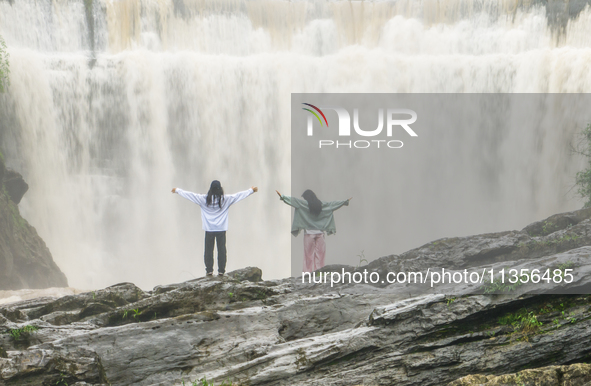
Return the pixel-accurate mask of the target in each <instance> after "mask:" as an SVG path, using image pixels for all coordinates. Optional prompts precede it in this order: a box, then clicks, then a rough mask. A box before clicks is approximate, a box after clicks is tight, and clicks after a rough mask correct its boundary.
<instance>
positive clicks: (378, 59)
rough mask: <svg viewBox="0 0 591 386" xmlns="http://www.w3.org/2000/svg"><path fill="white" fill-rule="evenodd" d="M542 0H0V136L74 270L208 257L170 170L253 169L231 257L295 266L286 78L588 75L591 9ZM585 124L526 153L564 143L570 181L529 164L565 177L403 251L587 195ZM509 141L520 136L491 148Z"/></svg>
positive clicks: (236, 261)
mask: <svg viewBox="0 0 591 386" xmlns="http://www.w3.org/2000/svg"><path fill="white" fill-rule="evenodd" d="M538 3H539V2H537V1H533V0H532V1H527V0H520V1H509V0H507V1H498V0H473V1H468V0H448V1H435V0H423V1H415V0H407V1H401V0H399V1H394V0H393V1H376V2H347V1H334V2H328V1H313V0H310V1H289V2H288V1H277V0H212V1H206V0H199V1H198V0H93V1H90V0H88V1H84V0H78V1H74V0H15V1H7V0H0V35H2V36H3V37H4V39H5V40H6V42H7V44H8V47H9V52H10V55H11V57H10V58H11V77H10V81H11V86H10V89H9V92H8V93H7V94H6V95H2V96H0V135H1V136H0V140H1V142H0V146H1V147H2V151H3V153H4V155H5V157H6V159H7V160H8V161H9V164H10V165H11V166H13V167H14V168H15V169H17V170H19V171H20V172H22V174H23V175H24V176H25V179H26V180H27V181H28V183H29V184H30V187H31V188H30V190H29V192H28V193H27V194H26V195H25V197H24V199H23V201H22V203H21V205H20V208H21V212H22V213H23V215H24V216H25V217H26V218H27V219H28V220H29V221H30V222H31V224H33V225H34V226H35V227H36V228H37V230H38V232H39V233H40V235H41V236H42V237H43V238H44V240H45V241H46V242H47V244H48V246H49V248H50V250H51V251H52V253H53V256H54V259H55V260H56V262H57V264H58V265H59V266H60V267H61V269H62V270H63V271H64V272H65V274H66V275H67V277H68V280H69V283H70V285H71V286H73V287H79V288H98V287H102V286H105V285H109V284H114V283H116V282H120V281H132V282H134V283H136V284H138V285H140V286H142V287H144V288H150V287H151V286H153V285H156V284H162V283H166V282H178V281H182V280H187V279H190V278H192V277H193V276H201V275H202V274H203V268H202V251H203V241H202V239H203V232H202V231H201V229H200V220H199V209H198V208H197V207H196V206H194V205H192V204H191V203H189V202H188V201H184V200H183V199H181V198H180V197H177V196H173V195H172V194H171V193H170V189H171V188H172V187H174V186H178V187H182V188H184V189H188V190H193V191H199V192H205V191H206V190H207V188H208V187H209V182H210V181H211V180H212V179H219V180H221V181H222V184H223V186H224V188H225V190H226V191H227V192H230V193H232V192H235V191H238V190H243V189H246V188H248V187H250V186H251V185H258V186H259V188H261V192H260V193H258V194H257V195H255V196H252V197H249V198H248V199H247V200H246V201H244V202H241V203H239V204H237V205H236V207H234V208H232V210H231V214H230V217H231V218H230V230H229V232H228V249H229V261H228V269H229V270H231V269H235V268H239V267H243V266H247V265H254V266H259V267H261V268H262V269H263V272H264V275H265V277H266V278H278V277H285V276H288V275H289V274H290V265H289V250H290V248H289V243H290V234H289V222H290V213H289V211H288V210H287V209H286V208H284V207H283V206H281V205H280V203H278V202H277V201H276V196H275V193H274V189H279V190H283V191H287V192H288V191H289V188H290V144H289V138H290V128H289V122H290V111H289V109H290V105H289V102H290V93H291V92H544V93H546V92H550V93H554V92H591V72H590V71H589V68H590V65H591V39H590V38H589V36H591V8H590V7H589V6H588V5H587V2H586V1H576V0H571V1H570V2H561V1H553V2H549V4H550V5H548V6H544V5H540V4H538ZM561 7H562V8H561ZM571 131H572V130H571ZM573 135H574V131H572V132H569V133H567V135H564V136H562V137H560V139H559V141H561V142H560V143H559V144H558V145H557V146H556V148H551V147H550V148H544V149H542V150H539V151H536V150H535V149H533V148H532V149H533V150H531V151H524V152H522V153H521V154H519V157H520V159H519V160H515V161H516V162H515V164H527V160H531V161H532V162H537V160H539V159H541V158H543V159H544V163H548V162H549V163H552V162H553V161H552V160H554V159H556V162H557V163H558V166H557V167H556V168H555V169H553V170H552V171H549V172H548V173H550V175H549V176H544V178H546V179H549V180H552V179H555V181H559V183H555V184H549V183H547V180H544V182H543V183H540V181H533V180H534V179H532V184H533V185H532V186H534V185H536V184H537V186H545V187H546V186H548V187H549V189H551V191H547V192H546V191H544V192H540V193H539V195H538V196H536V201H535V205H531V206H528V207H526V208H522V212H521V213H519V216H516V215H515V213H514V212H515V208H514V207H513V206H509V207H508V209H507V211H508V216H506V217H504V216H503V215H502V214H499V216H498V217H497V218H495V219H486V220H485V219H483V220H482V222H481V223H478V224H455V223H454V224H453V225H451V226H450V227H447V228H446V229H445V230H441V229H429V230H428V231H425V232H423V233H421V234H420V235H418V236H416V237H414V238H413V237H406V238H404V237H402V238H401V240H396V242H395V243H394V246H393V247H392V250H391V251H389V252H393V253H394V252H402V251H404V250H405V249H408V248H411V247H414V246H417V245H418V244H419V243H421V242H426V241H429V240H432V239H434V238H437V237H441V236H442V235H448V234H450V233H451V234H454V232H455V233H456V234H470V233H477V232H480V231H489V230H491V229H497V230H503V229H506V228H517V227H520V226H523V225H525V224H526V223H528V222H531V221H533V220H537V219H540V218H542V217H543V216H546V215H550V214H552V213H554V212H557V211H561V210H571V209H576V208H578V207H580V205H581V203H580V201H578V200H577V199H574V198H573V197H574V195H573V194H572V193H571V194H570V195H569V194H568V189H569V188H570V186H569V183H568V181H569V179H570V181H571V182H572V176H573V174H574V173H575V172H576V170H578V167H580V160H577V159H574V158H569V157H568V156H565V153H564V149H565V148H566V147H568V146H567V145H568V143H569V141H571V140H572V138H573ZM550 137H551V136H550ZM467 141H468V139H467ZM491 146H498V147H499V149H507V147H510V146H511V142H510V138H501V139H499V140H498V143H496V144H491ZM465 147H466V148H467V149H468V148H469V147H470V143H466V144H465ZM504 153H508V154H516V153H517V152H510V151H509V152H505V151H499V152H495V151H491V153H490V154H492V155H495V154H496V156H500V154H504ZM459 156H461V155H459ZM505 161H506V162H505V163H507V164H512V162H511V160H505ZM488 162H490V160H489V161H488ZM565 171H566V172H567V173H565ZM498 172H499V173H501V171H498ZM569 173H570V174H569ZM497 178H498V180H499V181H500V183H501V184H502V183H503V181H504V180H503V175H501V174H499V175H498V176H497ZM507 189H509V188H507ZM501 196H502V197H504V196H508V194H507V192H505V193H503V194H501ZM556 197H566V199H564V200H562V201H559V202H557V200H556ZM425 199H428V197H427V196H425ZM409 210H410V209H409ZM408 215H412V214H410V213H409V214H408ZM516 217H519V218H520V219H521V220H520V221H518V223H516V222H515V221H514V219H515V218H516ZM503 218H507V219H509V218H510V219H511V221H509V220H503ZM357 252H358V251H355V253H357ZM355 253H352V255H353V256H354V255H355ZM367 257H371V258H375V257H378V256H367ZM329 262H330V261H329ZM333 262H336V258H335V261H333Z"/></svg>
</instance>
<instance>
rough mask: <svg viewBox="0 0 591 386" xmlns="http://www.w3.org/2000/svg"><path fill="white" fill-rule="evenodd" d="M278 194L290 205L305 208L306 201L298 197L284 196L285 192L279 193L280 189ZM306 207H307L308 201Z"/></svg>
mask: <svg viewBox="0 0 591 386" xmlns="http://www.w3.org/2000/svg"><path fill="white" fill-rule="evenodd" d="M276 192H277V195H278V196H279V199H280V200H281V201H283V202H285V203H286V204H287V205H289V206H293V207H294V208H303V207H304V206H303V205H304V204H303V203H304V201H303V200H300V199H298V198H296V197H290V196H284V195H283V194H281V193H279V191H278V190H276ZM305 208H307V203H306V206H305Z"/></svg>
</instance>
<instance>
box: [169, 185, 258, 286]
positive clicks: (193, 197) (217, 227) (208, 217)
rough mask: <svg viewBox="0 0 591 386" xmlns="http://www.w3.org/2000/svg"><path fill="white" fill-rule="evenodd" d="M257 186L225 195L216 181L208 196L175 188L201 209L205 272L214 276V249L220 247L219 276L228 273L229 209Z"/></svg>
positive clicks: (175, 191) (176, 191)
mask: <svg viewBox="0 0 591 386" xmlns="http://www.w3.org/2000/svg"><path fill="white" fill-rule="evenodd" d="M256 191H258V189H257V187H256V186H253V187H252V188H250V189H248V190H245V191H242V192H238V193H236V194H226V195H225V194H224V189H222V185H221V184H220V182H219V181H218V180H214V181H212V183H211V186H210V187H209V192H207V194H197V193H192V192H187V191H186V190H182V189H179V188H173V189H172V192H173V193H177V194H178V195H179V196H181V197H184V198H186V199H187V200H189V201H192V202H194V203H195V204H197V205H199V206H200V207H201V222H202V224H203V230H205V255H204V260H205V272H206V274H207V276H211V275H213V247H214V243H217V246H218V275H219V276H224V273H226V231H227V230H228V209H230V206H231V205H232V204H235V203H237V202H238V201H240V200H244V199H245V198H246V197H248V196H250V195H251V194H253V193H254V192H256Z"/></svg>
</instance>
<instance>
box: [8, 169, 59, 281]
mask: <svg viewBox="0 0 591 386" xmlns="http://www.w3.org/2000/svg"><path fill="white" fill-rule="evenodd" d="M0 177H1V178H0V181H1V183H0V290H14V289H22V288H48V287H67V285H68V281H67V279H66V276H65V275H64V274H63V272H62V271H61V270H60V269H59V267H58V266H57V265H56V264H55V262H54V261H53V258H52V256H51V253H50V252H49V249H48V248H47V246H46V245H45V242H44V241H43V240H42V239H41V237H39V235H38V234H37V231H36V230H35V228H33V227H32V226H31V225H29V223H28V222H27V221H26V220H25V219H24V218H22V217H21V215H20V212H19V209H18V206H17V203H18V202H20V200H21V198H22V197H23V195H24V194H25V192H26V191H27V189H28V185H27V183H26V182H25V181H24V180H23V178H22V176H21V175H20V174H18V173H16V172H14V171H11V170H8V169H6V166H5V164H4V160H3V158H2V157H0Z"/></svg>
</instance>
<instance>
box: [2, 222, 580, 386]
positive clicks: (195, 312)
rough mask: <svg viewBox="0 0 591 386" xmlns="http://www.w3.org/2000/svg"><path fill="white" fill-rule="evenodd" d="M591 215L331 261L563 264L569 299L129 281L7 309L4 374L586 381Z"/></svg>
mask: <svg viewBox="0 0 591 386" xmlns="http://www.w3.org/2000/svg"><path fill="white" fill-rule="evenodd" d="M590 217H591V210H581V211H577V212H571V213H565V214H561V215H557V216H553V217H551V218H549V219H546V220H545V221H541V222H539V223H536V224H532V225H531V226H529V227H526V228H525V229H524V230H522V231H511V232H502V233H496V234H487V235H478V236H471V237H465V238H454V239H443V240H438V241H436V242H433V243H430V244H427V245H425V246H422V247H420V248H417V249H415V250H412V251H409V252H406V253H405V254H402V255H397V256H388V257H384V258H381V259H378V260H376V261H374V262H372V263H371V264H369V265H367V266H365V267H359V268H353V267H342V266H339V267H336V266H333V267H326V270H331V269H332V270H337V271H342V270H346V271H348V272H356V271H362V270H366V269H367V270H368V271H371V272H373V271H375V272H378V273H379V274H380V276H381V275H384V274H385V272H386V271H400V270H402V269H405V270H410V269H418V270H420V269H423V268H425V267H428V266H429V265H431V267H433V266H441V265H442V264H448V263H449V264H454V266H455V267H469V268H470V269H476V268H481V267H493V266H497V265H499V267H500V266H501V265H504V266H511V267H512V266H520V265H523V266H525V265H526V264H534V263H535V264H537V266H538V267H541V266H551V267H554V266H557V264H558V266H559V267H562V268H560V269H563V268H564V267H566V266H567V265H568V266H569V267H572V269H573V270H574V280H573V283H571V284H569V285H562V286H558V287H555V288H554V289H558V290H562V291H563V292H574V293H579V294H574V295H573V294H549V293H547V292H548V291H543V290H542V291H541V290H539V288H538V289H537V290H536V288H535V287H534V286H532V285H530V284H523V285H520V286H508V287H505V288H496V291H493V292H495V293H492V294H488V293H484V292H486V291H480V292H482V293H481V294H476V295H470V294H467V293H464V292H466V291H468V289H467V288H456V289H455V290H454V288H451V287H449V288H447V289H445V287H442V288H444V289H445V290H446V291H447V290H448V289H449V290H454V291H451V292H447V293H454V294H453V295H444V294H438V293H433V291H431V293H428V290H427V288H422V289H420V290H419V291H417V293H410V292H412V290H411V288H415V287H412V286H408V285H404V286H398V287H397V286H396V285H390V286H386V285H382V284H381V283H380V284H379V285H376V286H370V285H339V286H335V287H333V288H331V287H330V285H326V284H308V283H302V280H301V278H288V279H284V280H268V281H264V280H262V278H261V276H262V273H261V271H260V270H259V269H258V268H245V269H242V270H239V271H235V272H232V273H230V274H228V275H227V277H223V278H219V277H213V278H201V279H197V280H192V281H188V282H185V283H180V284H172V285H166V286H159V287H156V288H154V289H153V290H152V291H143V290H141V289H140V288H138V287H136V286H135V285H133V284H131V283H122V284H118V285H115V286H112V287H108V288H105V289H102V290H97V291H94V292H89V293H84V294H79V295H72V296H66V297H62V298H59V299H55V298H39V299H34V300H28V301H23V302H19V303H13V304H10V305H7V306H2V307H0V347H1V348H0V385H62V384H63V385H65V384H68V385H181V384H182V382H183V381H184V382H186V383H187V384H191V382H193V381H196V380H199V379H203V378H206V379H207V380H210V381H214V382H215V384H216V385H218V384H221V383H222V382H232V384H233V385H250V386H254V385H350V386H353V385H365V386H370V385H445V384H451V385H454V386H455V385H475V384H486V385H500V384H524V385H554V384H556V385H579V384H580V385H584V384H588V382H589V376H590V375H589V374H590V373H589V365H588V364H586V363H588V362H589V361H591V345H590V344H589V342H591V295H590V294H589V292H587V293H584V290H585V289H588V288H589V282H588V274H587V272H588V269H589V263H588V261H591V260H590V259H589V255H590V252H591V247H590V245H591V243H590V241H591V240H590V239H589V237H591V236H588V235H590V234H591V232H589V231H590V230H591V220H590ZM565 264H567V265H565ZM488 285H490V283H489V284H488ZM481 287H482V288H485V289H486V288H490V287H487V284H482V286H481ZM417 288H418V287H417ZM482 288H480V290H482ZM511 374H512V375H511ZM536 374H537V375H536ZM518 380H519V381H518ZM554 380H556V382H558V383H552V382H555V381H554ZM504 382H508V383H504ZM514 382H516V383H514ZM518 382H521V383H518Z"/></svg>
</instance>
